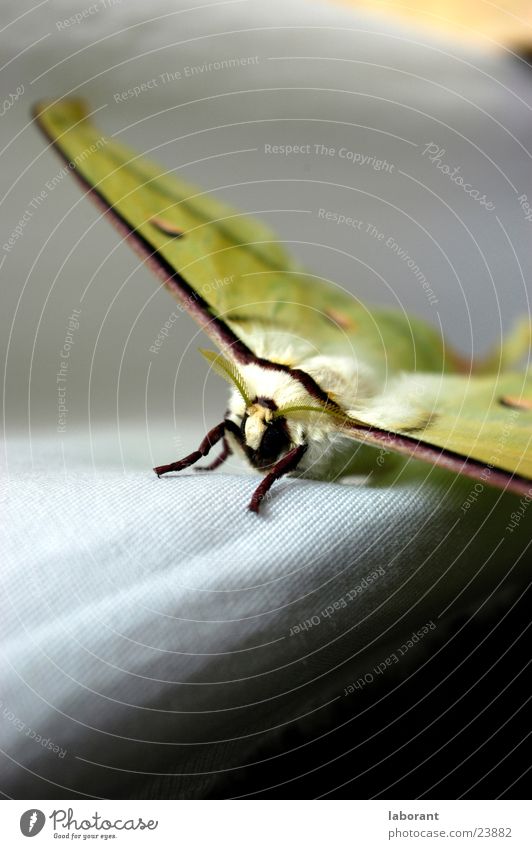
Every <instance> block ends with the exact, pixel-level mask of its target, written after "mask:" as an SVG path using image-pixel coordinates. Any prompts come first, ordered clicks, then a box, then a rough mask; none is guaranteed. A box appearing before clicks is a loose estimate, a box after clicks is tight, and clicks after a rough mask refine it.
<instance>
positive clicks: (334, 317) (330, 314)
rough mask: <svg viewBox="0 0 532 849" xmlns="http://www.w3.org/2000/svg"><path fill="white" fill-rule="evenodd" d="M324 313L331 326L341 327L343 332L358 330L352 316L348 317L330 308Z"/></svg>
mask: <svg viewBox="0 0 532 849" xmlns="http://www.w3.org/2000/svg"><path fill="white" fill-rule="evenodd" d="M323 312H324V314H325V315H326V316H327V318H328V319H329V321H330V322H331V324H334V325H338V326H340V327H341V328H342V330H356V326H357V324H356V321H353V319H352V318H351V317H350V316H348V315H346V314H345V313H344V312H341V311H340V310H335V309H332V308H330V307H329V308H327V309H326V310H324V311H323Z"/></svg>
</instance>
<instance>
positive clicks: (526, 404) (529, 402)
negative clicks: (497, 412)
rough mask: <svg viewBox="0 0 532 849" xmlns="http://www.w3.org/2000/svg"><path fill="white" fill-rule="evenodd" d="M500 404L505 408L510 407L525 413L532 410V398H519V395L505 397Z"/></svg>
mask: <svg viewBox="0 0 532 849" xmlns="http://www.w3.org/2000/svg"><path fill="white" fill-rule="evenodd" d="M499 404H501V405H502V406H503V407H510V408H511V409H512V410H523V411H524V412H530V411H531V410H532V398H519V397H518V396H517V395H515V396H514V395H503V396H502V397H501V398H499Z"/></svg>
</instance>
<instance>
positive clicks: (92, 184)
mask: <svg viewBox="0 0 532 849" xmlns="http://www.w3.org/2000/svg"><path fill="white" fill-rule="evenodd" d="M34 118H35V120H36V122H37V124H38V126H39V128H40V129H41V130H42V131H43V132H44V134H45V136H46V137H47V139H48V140H49V141H50V143H51V145H52V146H53V147H54V148H55V150H56V151H57V152H58V153H59V154H60V155H61V157H62V158H63V160H64V161H65V162H66V164H67V167H68V169H69V171H70V172H71V173H72V174H73V175H74V176H75V177H76V178H77V179H78V180H79V182H80V183H81V185H82V188H83V190H84V191H85V192H86V194H87V195H88V196H89V197H90V198H91V199H92V200H94V201H95V202H96V203H97V204H98V206H99V207H100V208H101V209H102V210H103V211H104V212H105V213H106V214H108V215H109V217H110V219H111V221H112V222H113V223H114V224H115V225H116V226H117V227H118V230H119V231H120V233H121V234H122V235H123V237H124V238H125V239H128V240H129V241H130V243H131V245H132V246H133V248H135V249H136V251H137V252H138V253H139V254H140V255H141V257H143V258H144V259H145V261H146V263H147V264H148V265H149V266H150V267H151V268H152V269H153V270H154V271H155V273H156V274H157V275H158V276H159V277H160V279H161V280H162V282H163V283H164V285H165V286H166V287H167V288H168V289H169V290H170V292H171V293H172V294H173V295H174V296H175V297H176V298H177V299H178V301H180V303H181V304H182V305H183V307H184V308H185V309H186V310H187V311H188V313H189V314H190V315H191V316H192V318H194V319H195V320H196V321H197V322H199V324H200V326H201V327H202V328H203V330H204V331H205V333H206V334H207V335H208V336H209V337H210V338H211V340H212V341H213V342H214V344H215V346H216V347H217V351H216V352H211V351H207V352H204V353H205V356H206V357H207V360H208V361H209V363H210V366H211V368H212V369H213V370H214V371H215V372H217V374H219V375H220V376H221V377H222V378H224V379H225V380H226V381H227V382H228V383H229V384H230V387H231V389H230V396H229V403H228V407H227V411H226V412H225V415H224V416H223V418H222V420H221V421H220V422H219V424H216V425H215V426H214V427H213V428H212V429H211V430H210V431H209V432H208V433H207V435H206V436H205V437H204V439H203V440H202V441H201V443H200V445H199V447H198V449H197V451H194V452H193V453H192V454H190V455H188V456H187V457H183V458H182V459H179V460H177V461H175V462H172V463H169V464H167V465H160V466H157V467H156V468H155V470H154V471H155V472H156V473H157V475H159V476H160V475H164V474H166V473H167V472H179V471H182V470H184V469H187V468H189V467H190V466H192V465H193V464H195V463H196V462H197V461H198V460H201V459H202V458H203V457H206V456H207V455H208V454H209V453H210V452H211V450H212V449H213V448H214V447H215V446H216V445H219V447H220V453H219V454H218V456H217V457H216V459H214V461H213V462H212V463H211V464H210V466H207V467H206V468H210V469H214V468H216V467H218V466H220V465H221V464H222V463H223V462H224V460H225V459H226V458H227V457H228V456H229V455H230V454H231V453H233V452H235V453H238V454H240V455H242V456H243V457H244V458H245V459H246V460H247V461H248V462H249V463H250V464H251V466H252V467H254V468H255V469H258V470H259V471H261V472H263V473H264V477H263V479H262V481H261V483H260V484H259V486H258V487H257V488H256V490H255V492H254V494H253V497H252V498H251V502H250V503H249V509H250V510H252V511H253V512H255V513H257V512H258V511H259V507H260V505H261V502H262V501H263V499H264V498H265V496H266V495H267V493H268V491H269V490H270V488H271V486H272V484H273V483H274V482H275V481H276V480H277V479H278V478H280V477H281V476H283V475H289V474H294V473H295V474H298V475H302V476H305V477H310V478H315V479H326V480H336V479H338V478H339V477H341V476H342V475H351V474H356V473H360V472H361V470H366V469H367V468H368V467H370V468H372V469H373V470H375V469H376V461H375V459H376V457H378V456H380V455H382V454H383V452H386V453H389V452H391V453H392V454H399V455H401V454H402V455H407V456H412V457H414V458H420V459H421V460H424V461H426V462H427V463H431V464H436V465H439V466H444V467H446V468H448V469H450V470H452V471H454V472H456V473H460V474H463V475H468V476H470V477H472V478H476V479H477V480H479V481H482V482H483V483H486V484H488V485H492V486H496V487H499V488H501V489H507V490H510V491H513V492H516V493H521V494H523V493H524V494H529V493H532V450H531V447H530V441H531V436H532V380H531V376H530V374H529V372H528V371H523V370H521V371H519V370H516V363H518V362H519V360H520V359H522V358H523V357H524V355H525V354H526V353H527V352H529V350H530V342H531V325H530V322H529V321H528V320H522V321H521V322H520V323H519V324H518V325H517V327H516V329H515V331H514V332H513V333H512V334H511V335H510V337H509V338H508V339H507V340H506V342H504V343H503V344H502V345H501V346H500V347H498V348H497V349H496V350H495V351H494V352H493V353H492V354H491V355H490V356H489V357H487V358H486V359H485V360H483V361H482V362H481V363H476V364H470V363H466V362H464V361H463V360H462V359H461V358H460V357H459V356H458V355H457V354H455V353H454V352H453V351H452V350H451V349H450V348H449V346H448V345H446V344H445V341H444V340H443V339H442V337H441V334H440V333H438V332H437V331H436V329H434V328H432V327H431V326H430V325H429V324H428V323H426V322H424V321H422V320H420V319H418V318H413V317H408V316H406V315H404V314H402V313H400V312H395V311H393V310H387V309H374V308H371V309H370V308H369V307H367V306H366V305H364V304H362V303H360V302H359V301H358V300H357V299H356V298H355V297H353V296H352V295H351V294H349V293H347V292H345V291H344V290H343V289H342V288H341V287H339V286H335V285H334V284H333V283H331V282H329V281H326V280H323V279H322V278H319V277H317V276H315V275H312V274H310V273H309V272H307V271H306V270H305V269H304V268H302V267H300V265H299V264H298V263H297V262H295V261H294V260H293V259H292V258H291V257H290V256H289V255H288V254H287V253H286V251H285V250H284V248H283V246H282V245H281V244H279V242H278V241H277V240H276V237H275V236H274V235H273V233H272V232H270V230H269V229H268V228H267V227H266V226H264V225H263V224H262V223H260V222H258V221H256V220H254V219H252V218H250V217H249V216H246V215H243V214H242V213H240V212H238V211H237V210H235V209H233V208H231V207H229V206H227V205H225V204H224V203H221V202H220V201H218V200H217V199H215V198H213V197H211V196H209V195H207V194H206V193H204V192H202V191H201V190H199V189H197V188H195V187H193V186H190V185H188V184H187V183H185V182H182V181H181V180H179V179H177V178H176V177H175V176H173V175H172V174H171V173H167V172H164V171H163V170H162V169H160V168H158V167H157V166H156V165H154V164H152V163H151V162H149V161H147V160H146V159H144V158H142V157H141V156H140V155H137V154H136V153H135V152H133V151H132V150H130V149H129V148H127V147H124V146H123V145H122V144H120V143H119V142H117V141H116V140H115V139H114V138H106V137H104V136H102V135H101V134H100V133H99V132H98V130H97V129H96V128H95V127H94V126H93V124H92V122H91V121H90V118H89V116H88V113H87V109H86V107H85V105H84V104H83V102H81V101H79V100H64V101H55V102H50V103H40V104H38V105H37V106H36V107H35V110H34ZM220 278H226V279H228V280H229V281H230V282H229V284H228V285H224V286H218V287H216V286H214V285H213V281H215V280H217V279H218V280H219V279H220Z"/></svg>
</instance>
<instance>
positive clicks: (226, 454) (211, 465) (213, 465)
mask: <svg viewBox="0 0 532 849" xmlns="http://www.w3.org/2000/svg"><path fill="white" fill-rule="evenodd" d="M222 444H223V448H222V453H221V454H220V455H219V456H218V457H217V458H216V460H213V461H212V463H209V465H208V466H196V468H195V469H194V471H195V472H212V471H214V469H217V468H219V466H221V465H222V463H225V461H226V460H227V458H228V457H229V456H230V455H231V454H232V453H233V452H232V451H231V448H230V446H229V443H228V441H227V439H226V438H225V436H224V438H223V443H222Z"/></svg>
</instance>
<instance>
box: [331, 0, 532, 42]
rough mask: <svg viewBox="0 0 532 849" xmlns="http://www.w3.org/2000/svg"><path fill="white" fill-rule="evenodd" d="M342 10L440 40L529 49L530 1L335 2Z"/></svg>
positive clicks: (387, 0)
mask: <svg viewBox="0 0 532 849" xmlns="http://www.w3.org/2000/svg"><path fill="white" fill-rule="evenodd" d="M338 2H339V3H342V4H343V5H344V6H350V7H351V8H354V9H362V10H364V11H366V12H372V13H377V14H380V15H384V16H386V17H387V18H390V17H395V18H400V19H402V21H403V23H409V24H411V25H412V26H413V27H417V28H418V29H419V28H425V29H427V28H430V29H431V30H432V31H434V30H437V31H438V32H439V33H440V34H441V35H443V36H449V35H451V36H452V37H453V38H458V39H460V40H467V41H476V42H482V43H484V45H486V46H488V45H489V46H491V47H493V48H496V47H497V45H500V46H501V47H510V48H511V49H514V50H517V51H520V50H529V49H530V47H531V46H532V0H496V2H491V0H405V2H399V0H338Z"/></svg>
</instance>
